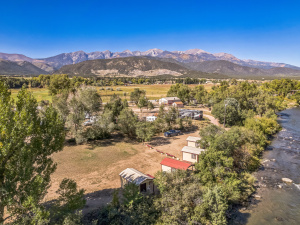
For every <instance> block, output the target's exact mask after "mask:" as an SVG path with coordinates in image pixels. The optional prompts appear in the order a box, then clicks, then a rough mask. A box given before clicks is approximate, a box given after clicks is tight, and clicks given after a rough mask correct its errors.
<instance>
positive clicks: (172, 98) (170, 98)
mask: <svg viewBox="0 0 300 225" xmlns="http://www.w3.org/2000/svg"><path fill="white" fill-rule="evenodd" d="M162 99H165V100H175V101H180V99H179V98H178V97H164V98H162Z"/></svg>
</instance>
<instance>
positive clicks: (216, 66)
mask: <svg viewBox="0 0 300 225" xmlns="http://www.w3.org/2000/svg"><path fill="white" fill-rule="evenodd" d="M128 57H129V58H130V57H146V58H147V57H148V58H151V59H157V60H159V61H163V62H169V63H173V65H175V64H177V65H180V66H182V67H185V68H186V69H188V70H193V71H202V72H206V73H216V74H225V75H230V76H231V75H234V76H242V77H245V76H248V75H249V76H253V75H254V76H300V67H296V66H293V65H289V64H285V63H273V62H262V61H255V60H241V59H238V58H237V57H235V56H233V55H231V54H228V53H214V54H212V53H209V52H206V51H204V50H201V49H190V50H186V51H164V50H161V49H156V48H155V49H149V50H147V51H130V50H125V51H122V52H111V51H108V50H106V51H96V52H90V53H86V52H84V51H77V52H71V53H62V54H59V55H56V56H52V57H48V58H42V59H33V58H30V57H27V56H25V55H21V54H6V53H0V58H2V59H5V60H10V61H12V62H24V61H25V62H29V63H31V64H32V65H33V66H35V67H38V68H39V69H41V70H42V71H43V73H53V72H55V71H57V70H58V72H60V71H62V70H60V68H62V67H64V66H68V65H75V64H78V63H81V62H84V61H90V60H97V59H118V58H119V59H121V58H128ZM153 63H154V61H153ZM86 65H92V64H90V63H87V64H86ZM11 66H12V67H13V68H18V67H15V65H13V64H11ZM93 66H95V65H93ZM93 66H92V67H93ZM6 68H7V67H6ZM110 69H113V68H110ZM156 69H158V68H156ZM2 71H4V70H2ZM7 71H8V74H11V73H12V70H10V69H8V70H7ZM71 71H72V69H71ZM86 71H88V70H86ZM174 71H176V69H175V70H174ZM19 72H20V71H19V69H17V70H16V71H15V73H19ZM73 72H74V71H73ZM73 72H72V73H73ZM25 73H26V74H27V73H28V71H27V70H26V72H25ZM103 73H104V72H103ZM149 73H150V72H149ZM155 73H157V74H160V73H162V72H157V71H156V72H155ZM34 74H35V71H34ZM34 74H33V75H34ZM134 74H135V75H136V74H137V73H136V72H135V73H134ZM144 75H145V74H144ZM149 75H150V76H152V75H153V74H151V73H150V74H149ZM173 75H175V76H176V74H173ZM177 75H178V74H177Z"/></svg>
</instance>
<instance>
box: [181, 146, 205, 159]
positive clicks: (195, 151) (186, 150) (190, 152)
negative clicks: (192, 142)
mask: <svg viewBox="0 0 300 225" xmlns="http://www.w3.org/2000/svg"><path fill="white" fill-rule="evenodd" d="M181 152H182V160H184V161H188V162H191V163H197V162H199V155H200V154H201V153H202V152H205V150H204V149H201V148H195V147H190V146H184V147H183V148H182V149H181Z"/></svg>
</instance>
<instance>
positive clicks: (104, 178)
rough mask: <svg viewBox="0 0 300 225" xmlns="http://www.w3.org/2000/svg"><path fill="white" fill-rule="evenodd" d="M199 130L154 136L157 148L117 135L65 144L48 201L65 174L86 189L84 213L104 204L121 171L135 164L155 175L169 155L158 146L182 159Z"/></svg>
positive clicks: (116, 185) (117, 185)
mask: <svg viewBox="0 0 300 225" xmlns="http://www.w3.org/2000/svg"><path fill="white" fill-rule="evenodd" d="M196 123H197V124H196V125H197V126H203V125H205V124H207V123H209V122H208V121H207V120H205V121H197V122H196ZM198 133H199V129H198V128H195V129H194V130H192V131H190V132H184V133H183V134H182V135H180V136H176V137H171V138H165V137H164V136H163V135H160V136H157V137H154V138H153V140H152V141H151V142H150V143H149V144H150V145H152V146H153V147H154V149H149V148H148V147H147V146H146V145H143V144H142V143H139V142H132V141H131V140H128V139H126V138H123V137H120V136H118V135H115V136H113V137H112V138H111V139H106V140H101V141H97V142H91V143H89V144H85V145H77V146H76V145H73V146H70V145H66V146H65V147H64V149H63V151H61V152H59V153H56V154H54V155H53V159H54V161H55V162H56V163H57V170H56V171H55V172H54V174H53V175H52V177H51V181H52V185H51V187H50V190H49V193H48V195H47V196H46V199H45V201H48V200H51V199H53V198H55V197H56V196H57V195H56V193H55V191H56V190H57V189H58V186H59V183H60V182H61V181H62V179H63V178H70V179H74V180H75V181H76V182H77V184H78V186H79V188H84V189H85V190H86V199H87V204H86V207H85V208H84V213H86V212H88V211H90V210H92V209H95V208H97V207H99V206H103V205H105V204H107V203H108V202H110V201H111V196H112V193H113V191H114V190H115V189H117V188H120V177H119V173H120V172H121V171H123V170H124V169H126V168H135V169H137V170H139V171H141V172H143V173H146V174H150V175H155V173H156V172H158V171H160V170H161V165H160V162H161V160H162V159H163V158H165V157H166V155H162V154H160V153H158V152H156V151H155V149H158V150H160V151H163V152H165V153H169V154H172V155H175V156H176V157H178V158H179V159H182V154H181V149H182V148H183V147H184V146H185V145H186V144H187V143H186V138H187V137H188V136H199V134H198Z"/></svg>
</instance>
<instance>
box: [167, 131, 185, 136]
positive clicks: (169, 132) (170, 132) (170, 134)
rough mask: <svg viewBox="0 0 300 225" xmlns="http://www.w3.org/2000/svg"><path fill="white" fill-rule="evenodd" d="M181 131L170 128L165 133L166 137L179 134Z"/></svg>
mask: <svg viewBox="0 0 300 225" xmlns="http://www.w3.org/2000/svg"><path fill="white" fill-rule="evenodd" d="M180 133H181V131H180V130H168V131H166V132H165V133H164V135H165V137H173V136H177V135H179V134H180Z"/></svg>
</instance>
